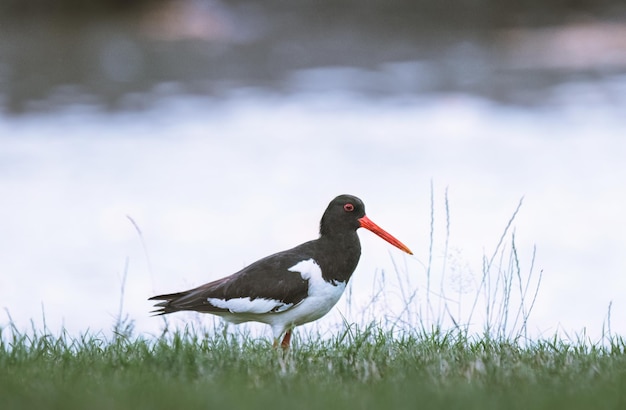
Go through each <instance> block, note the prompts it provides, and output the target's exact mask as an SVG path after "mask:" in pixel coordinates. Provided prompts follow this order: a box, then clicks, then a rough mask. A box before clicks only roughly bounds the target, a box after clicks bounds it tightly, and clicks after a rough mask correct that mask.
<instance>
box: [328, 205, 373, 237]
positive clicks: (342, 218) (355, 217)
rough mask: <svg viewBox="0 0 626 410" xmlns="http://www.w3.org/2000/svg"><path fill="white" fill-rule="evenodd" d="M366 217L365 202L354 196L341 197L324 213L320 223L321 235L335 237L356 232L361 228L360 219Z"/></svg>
mask: <svg viewBox="0 0 626 410" xmlns="http://www.w3.org/2000/svg"><path fill="white" fill-rule="evenodd" d="M364 216H365V205H363V201H361V200H360V199H359V198H357V197H356V196H353V195H339V196H338V197H336V198H335V199H333V200H332V201H330V203H329V204H328V207H327V208H326V211H324V215H323V216H322V220H321V222H320V234H321V235H333V234H336V233H345V232H349V231H356V230H357V229H358V228H360V227H361V223H360V221H359V219H361V218H362V217H364Z"/></svg>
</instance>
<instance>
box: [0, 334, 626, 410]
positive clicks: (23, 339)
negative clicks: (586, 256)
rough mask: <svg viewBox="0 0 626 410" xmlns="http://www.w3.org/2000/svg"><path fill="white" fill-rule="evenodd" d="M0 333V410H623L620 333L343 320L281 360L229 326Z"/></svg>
mask: <svg viewBox="0 0 626 410" xmlns="http://www.w3.org/2000/svg"><path fill="white" fill-rule="evenodd" d="M7 332H9V334H7ZM3 336H4V339H5V340H8V341H7V342H3V343H2V345H0V403H1V408H2V409H22V408H23V409H85V408H89V409H179V408H184V409H196V408H197V409H207V408H272V409H283V408H284V409H288V408H289V409H292V408H301V409H318V408H319V409H321V408H364V409H365V408H368V409H369V408H371V409H378V408H394V409H397V408H407V409H409V408H411V409H414V408H426V409H428V408H441V409H454V408H459V409H503V408H506V409H528V408H538V409H539V408H541V409H543V408H545V409H556V408H568V409H590V408H593V409H624V408H626V355H625V350H626V344H625V343H624V341H623V340H622V339H615V340H613V341H612V343H610V344H608V345H604V346H603V347H600V346H592V345H588V344H583V343H580V344H575V345H571V344H565V343H563V342H560V341H558V340H552V341H541V342H533V343H530V344H526V343H525V344H524V346H522V345H520V344H519V343H517V342H516V341H511V340H492V339H490V338H477V339H475V340H468V339H467V338H466V337H464V336H463V335H454V334H451V333H448V334H441V333H439V332H433V333H430V334H409V333H403V334H395V335H394V334H391V333H390V332H388V331H383V330H381V327H379V326H377V325H371V326H368V327H365V328H360V329H359V328H357V327H355V326H350V327H346V328H345V329H344V331H343V332H340V333H339V334H337V335H336V337H334V338H332V339H330V340H322V339H316V338H311V339H310V340H301V339H298V338H296V340H295V346H294V347H293V349H292V350H291V351H290V352H289V353H288V354H287V356H285V357H282V354H281V353H280V352H279V351H276V350H273V349H272V348H271V346H270V344H269V342H268V341H265V340H263V339H252V338H248V337H245V336H241V335H233V334H228V333H224V334H219V333H214V332H211V334H206V333H205V334H203V333H201V332H187V333H184V332H183V333H181V332H179V333H174V334H170V335H169V336H162V337H160V338H157V339H143V338H141V337H134V338H133V337H130V338H129V337H126V336H120V337H116V338H114V339H113V340H103V339H102V338H99V337H97V336H83V337H80V338H71V337H69V336H67V335H61V336H57V337H52V336H47V335H43V334H42V335H36V334H30V335H26V334H19V333H16V332H15V331H11V330H10V329H9V330H7V329H4V330H3Z"/></svg>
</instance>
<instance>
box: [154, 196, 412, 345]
mask: <svg viewBox="0 0 626 410" xmlns="http://www.w3.org/2000/svg"><path fill="white" fill-rule="evenodd" d="M358 228H365V229H368V230H370V231H372V232H373V233H375V234H376V235H378V236H380V237H381V238H383V239H384V240H386V241H387V242H389V243H390V244H392V245H394V246H396V247H397V248H399V249H401V250H403V251H404V252H406V253H408V254H410V255H412V254H413V253H412V252H411V251H410V250H409V248H407V247H406V246H405V245H404V244H402V242H400V241H399V240H397V239H396V238H394V237H393V236H391V235H390V234H389V233H387V232H386V231H385V230H383V229H382V228H380V227H379V226H378V225H376V224H375V223H374V222H372V221H371V220H370V219H369V218H368V217H367V216H366V215H365V206H364V205H363V202H362V201H361V200H360V199H359V198H357V197H355V196H352V195H340V196H338V197H336V198H335V199H333V200H332V201H331V202H330V204H328V208H326V211H325V212H324V215H323V216H322V220H321V222H320V236H319V238H318V239H315V240H312V241H309V242H305V243H303V244H301V245H298V246H296V247H295V248H292V249H289V250H286V251H283V252H278V253H275V254H273V255H270V256H267V257H265V258H263V259H260V260H258V261H256V262H254V263H253V264H251V265H249V266H247V267H245V268H243V269H242V270H240V271H239V272H237V273H234V274H232V275H230V276H227V277H225V278H222V279H218V280H216V281H213V282H210V283H207V284H205V285H201V286H198V287H197V288H194V289H190V290H186V291H184V292H178V293H170V294H166V295H158V296H154V297H151V298H150V299H149V300H162V301H163V302H159V303H157V304H156V305H155V307H157V308H158V309H156V310H154V311H152V313H155V314H156V315H165V314H167V313H172V312H177V311H181V310H193V311H197V312H203V313H212V314H214V315H218V316H221V317H222V318H223V319H225V320H227V321H228V322H232V323H243V322H248V321H256V322H262V323H266V324H268V325H270V326H271V328H272V332H273V335H274V347H277V346H278V341H279V340H280V337H281V336H283V335H284V337H283V339H282V342H281V343H280V345H281V347H282V348H283V349H285V350H286V349H288V348H289V344H290V340H291V332H292V330H293V328H294V327H296V326H299V325H302V324H304V323H308V322H312V321H314V320H317V319H319V318H321V317H322V316H324V315H325V314H326V313H328V311H329V310H330V309H331V308H332V307H333V306H334V305H335V304H336V303H337V301H338V300H339V298H340V297H341V295H342V294H343V291H344V289H345V288H346V284H347V283H348V280H349V279H350V276H352V273H353V272H354V269H355V268H356V265H357V263H358V262H359V257H360V256H361V243H360V242H359V237H358V236H357V234H356V230H357V229H358Z"/></svg>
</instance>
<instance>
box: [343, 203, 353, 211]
mask: <svg viewBox="0 0 626 410" xmlns="http://www.w3.org/2000/svg"><path fill="white" fill-rule="evenodd" d="M343 210H344V211H346V212H352V211H354V205H352V204H351V203H349V202H348V203H347V204H345V205H344V206H343Z"/></svg>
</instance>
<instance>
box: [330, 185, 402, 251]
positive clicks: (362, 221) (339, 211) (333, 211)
mask: <svg viewBox="0 0 626 410" xmlns="http://www.w3.org/2000/svg"><path fill="white" fill-rule="evenodd" d="M359 228H365V229H367V230H369V231H371V232H373V233H375V234H376V235H378V236H380V237H381V238H383V239H384V240H386V241H387V242H389V243H390V244H392V245H393V246H395V247H397V248H398V249H401V250H403V251H404V252H406V253H408V254H410V255H412V254H413V253H412V252H411V250H410V249H409V248H407V247H406V245H404V244H403V243H402V242H400V241H399V240H397V239H396V238H394V237H393V236H392V235H391V234H389V233H388V232H386V231H385V230H384V229H382V228H381V227H380V226H378V225H376V224H375V223H374V222H372V220H371V219H369V218H368V217H367V216H366V215H365V205H364V204H363V201H361V200H360V199H359V198H357V197H356V196H353V195H339V196H338V197H337V198H335V199H333V200H332V201H330V204H328V207H327V208H326V211H325V212H324V215H323V216H322V221H321V222H320V235H322V236H324V237H327V238H330V237H337V236H344V235H346V234H350V233H354V232H356V230H357V229H359ZM355 238H356V235H355ZM356 240H357V241H358V239H356Z"/></svg>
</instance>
